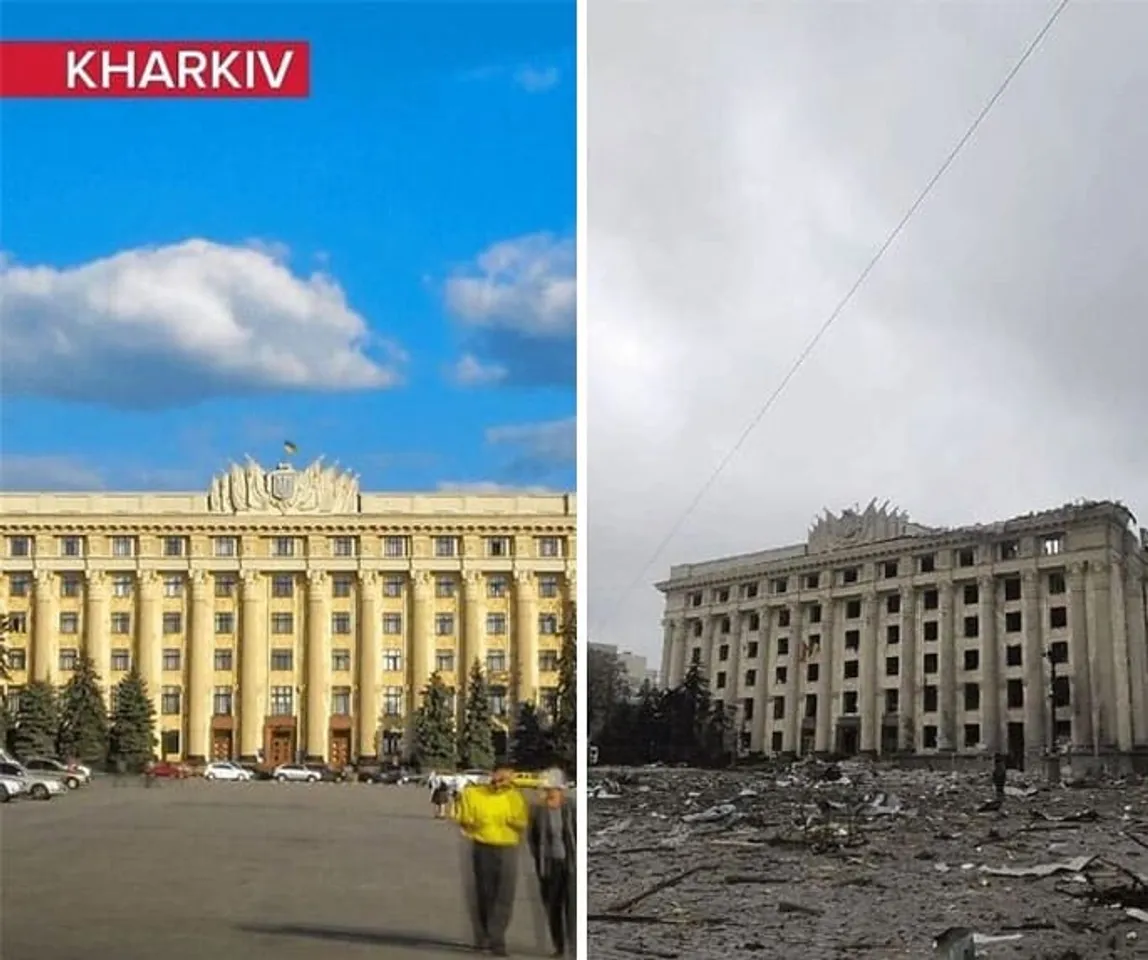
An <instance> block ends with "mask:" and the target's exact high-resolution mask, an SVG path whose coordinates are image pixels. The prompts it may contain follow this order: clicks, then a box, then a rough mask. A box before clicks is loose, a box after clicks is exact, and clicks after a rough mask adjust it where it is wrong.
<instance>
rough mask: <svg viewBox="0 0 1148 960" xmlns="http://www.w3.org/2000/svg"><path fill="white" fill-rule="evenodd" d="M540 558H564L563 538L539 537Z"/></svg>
mask: <svg viewBox="0 0 1148 960" xmlns="http://www.w3.org/2000/svg"><path fill="white" fill-rule="evenodd" d="M538 556H540V557H560V556H562V538H561V537H539V538H538Z"/></svg>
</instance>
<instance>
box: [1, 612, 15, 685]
mask: <svg viewBox="0 0 1148 960" xmlns="http://www.w3.org/2000/svg"><path fill="white" fill-rule="evenodd" d="M11 625H12V620H11V618H10V617H9V616H8V614H6V613H0V680H8V679H10V677H9V674H8V649H9V648H8V631H9V630H10V629H11Z"/></svg>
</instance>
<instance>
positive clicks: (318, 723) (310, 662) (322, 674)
mask: <svg viewBox="0 0 1148 960" xmlns="http://www.w3.org/2000/svg"><path fill="white" fill-rule="evenodd" d="M330 591H331V580H330V577H329V576H328V575H327V573H326V572H325V571H323V570H309V571H308V572H307V673H306V676H307V692H306V699H307V703H306V709H305V713H304V716H303V722H304V726H305V728H306V737H307V740H306V751H307V759H308V760H310V761H313V762H316V763H318V762H321V761H322V760H324V759H325V758H326V756H327V742H328V729H327V728H328V724H329V719H328V718H329V716H330V713H329V711H328V708H327V692H328V690H329V689H330V687H331V642H330V636H331V604H330Z"/></svg>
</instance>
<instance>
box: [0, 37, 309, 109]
mask: <svg viewBox="0 0 1148 960" xmlns="http://www.w3.org/2000/svg"><path fill="white" fill-rule="evenodd" d="M310 92H311V49H310V45H309V44H308V43H306V42H303V41H268V42H264V41H249V40H228V41H216V40H213V41H199V40H187V41H180V40H162V41H130V42H116V41H108V40H92V41H68V42H62V41H55V40H53V41H40V40H36V41H10V42H0V97H55V98H73V97H75V98H89V99H90V98H96V99H99V98H105V97H115V98H126V97H143V98H154V97H194V98H207V99H210V98H219V97H223V98H231V99H243V98H250V99H262V98H273V97H296V98H298V97H306V96H308V95H309V94H310Z"/></svg>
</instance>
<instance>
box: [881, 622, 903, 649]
mask: <svg viewBox="0 0 1148 960" xmlns="http://www.w3.org/2000/svg"><path fill="white" fill-rule="evenodd" d="M900 642H901V627H900V624H896V623H891V624H889V625H888V626H887V627H886V628H885V643H887V644H889V645H890V646H892V645H894V644H898V643H900Z"/></svg>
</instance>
